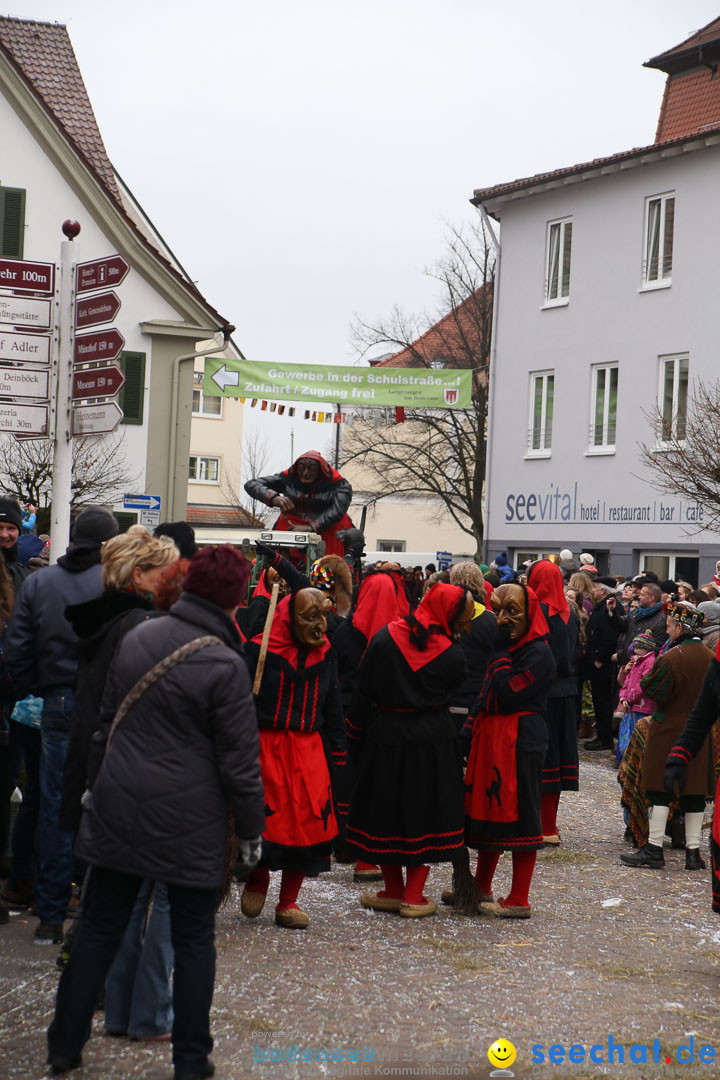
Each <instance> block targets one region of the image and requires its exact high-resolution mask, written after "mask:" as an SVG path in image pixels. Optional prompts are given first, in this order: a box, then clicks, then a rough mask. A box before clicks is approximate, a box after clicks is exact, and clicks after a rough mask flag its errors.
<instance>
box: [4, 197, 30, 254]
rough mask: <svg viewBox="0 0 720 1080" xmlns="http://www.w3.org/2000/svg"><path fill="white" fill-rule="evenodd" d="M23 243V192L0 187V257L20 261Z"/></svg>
mask: <svg viewBox="0 0 720 1080" xmlns="http://www.w3.org/2000/svg"><path fill="white" fill-rule="evenodd" d="M24 242H25V192H24V190H23V189H22V188H3V187H0V255H5V256H6V257H7V258H11V259H22V256H23V244H24Z"/></svg>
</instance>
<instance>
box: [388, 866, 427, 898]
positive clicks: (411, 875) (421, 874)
mask: <svg viewBox="0 0 720 1080" xmlns="http://www.w3.org/2000/svg"><path fill="white" fill-rule="evenodd" d="M380 869H381V870H382V876H383V880H384V882H385V888H384V889H383V891H382V893H381V894H380V895H382V896H389V897H392V899H393V900H404V901H405V903H406V904H425V903H427V900H426V898H425V897H424V896H423V886H424V885H425V882H426V881H427V876H428V874H429V873H430V867H429V866H407V867H405V872H406V879H407V880H406V881H403V867H402V866H391V865H390V864H388V863H385V864H381V866H380Z"/></svg>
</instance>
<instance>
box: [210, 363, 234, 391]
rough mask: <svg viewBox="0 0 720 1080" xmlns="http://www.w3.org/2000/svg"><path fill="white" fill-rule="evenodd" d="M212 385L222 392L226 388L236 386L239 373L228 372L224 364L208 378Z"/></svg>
mask: <svg viewBox="0 0 720 1080" xmlns="http://www.w3.org/2000/svg"><path fill="white" fill-rule="evenodd" d="M210 378H211V379H212V381H213V382H214V383H217V385H218V386H219V387H220V389H221V390H224V389H225V387H226V386H238V385H239V383H240V372H239V371H228V369H227V368H226V366H225V364H223V366H222V367H221V368H218V370H217V371H216V372H215V373H214V374H213V375H211V376H210Z"/></svg>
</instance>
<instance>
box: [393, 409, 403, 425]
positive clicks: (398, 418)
mask: <svg viewBox="0 0 720 1080" xmlns="http://www.w3.org/2000/svg"><path fill="white" fill-rule="evenodd" d="M395 423H396V424H404V423H405V408H404V406H403V405H396V406H395Z"/></svg>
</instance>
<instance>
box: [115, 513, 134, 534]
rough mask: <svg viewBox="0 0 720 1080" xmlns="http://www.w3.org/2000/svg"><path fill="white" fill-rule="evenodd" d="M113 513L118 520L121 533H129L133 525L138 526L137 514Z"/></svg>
mask: <svg viewBox="0 0 720 1080" xmlns="http://www.w3.org/2000/svg"><path fill="white" fill-rule="evenodd" d="M113 513H114V515H115V517H116V518H117V523H118V525H119V526H120V532H121V533H125V532H127V531H128V529H129V528H130V526H131V525H137V519H138V516H137V514H130V513H123V511H122V510H120V511H117V510H113Z"/></svg>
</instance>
